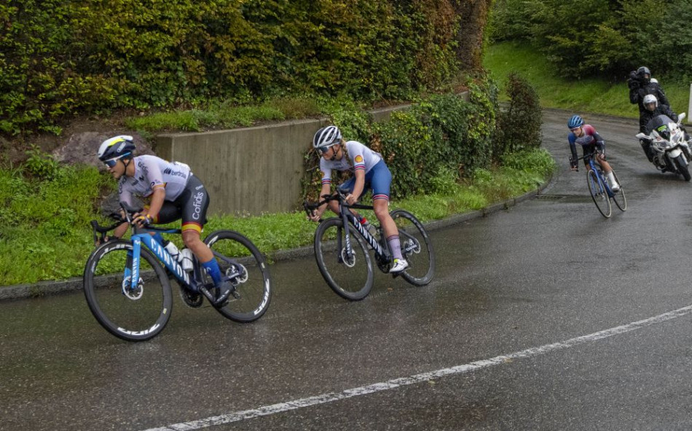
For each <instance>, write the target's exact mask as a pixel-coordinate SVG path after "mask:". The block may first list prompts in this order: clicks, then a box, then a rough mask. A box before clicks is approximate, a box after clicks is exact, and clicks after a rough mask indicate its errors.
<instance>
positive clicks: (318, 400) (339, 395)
mask: <svg viewBox="0 0 692 431" xmlns="http://www.w3.org/2000/svg"><path fill="white" fill-rule="evenodd" d="M691 312H692V305H690V306H687V307H683V308H680V309H678V310H675V311H671V312H668V313H664V314H659V315H658V316H654V317H650V318H648V319H644V320H639V321H637V322H632V323H629V324H627V325H622V326H616V327H614V328H610V329H606V330H604V331H600V332H594V333H593V334H589V335H584V336H581V337H576V338H571V339H569V340H566V341H562V342H558V343H553V344H546V345H544V346H540V347H534V348H531V349H526V350H522V351H519V352H515V353H510V354H508V355H502V356H496V357H494V358H490V359H483V360H480V361H476V362H471V363H469V364H464V365H457V366H456V367H451V368H444V369H440V370H435V371H430V372H428V373H422V374H416V375H413V376H409V377H401V378H398V379H393V380H389V381H387V382H382V383H374V384H372V385H368V386H361V387H359V388H353V389H346V390H345V391H343V392H330V393H327V394H322V395H317V396H314V397H308V398H301V399H298V400H294V401H288V402H285V403H278V404H272V405H269V406H262V407H259V408H256V409H252V410H243V411H239V412H233V413H228V414H225V415H220V416H212V417H209V418H206V419H199V420H196V421H191V422H184V423H178V424H172V425H167V426H164V427H161V428H151V429H148V430H146V431H171V430H175V431H192V430H198V429H202V428H207V427H211V426H216V425H223V424H228V423H232V422H239V421H243V420H246V419H252V418H257V417H260V416H269V415H273V414H276V413H281V412H287V411H291V410H297V409H302V408H304V407H310V406H315V405H319V404H327V403H331V402H334V401H339V400H344V399H347V398H353V397H358V396H361V395H367V394H372V393H375V392H382V391H388V390H391V389H396V388H399V387H402V386H408V385H413V384H416V383H420V382H425V381H429V380H433V379H439V378H441V377H445V376H450V375H455V374H465V373H470V372H473V371H476V370H480V369H483V368H488V367H492V366H495V365H500V364H504V363H507V362H510V361H512V360H514V359H523V358H530V357H533V356H538V355H543V354H546V353H549V352H553V351H556V350H563V349H568V348H570V347H574V346H578V345H580V344H586V343H590V342H593V341H598V340H601V339H604V338H608V337H612V336H615V335H619V334H624V333H626V332H631V331H635V330H637V329H641V328H644V327H647V326H651V325H656V324H658V323H662V322H665V321H668V320H672V319H676V318H678V317H682V316H685V315H687V314H690V313H691Z"/></svg>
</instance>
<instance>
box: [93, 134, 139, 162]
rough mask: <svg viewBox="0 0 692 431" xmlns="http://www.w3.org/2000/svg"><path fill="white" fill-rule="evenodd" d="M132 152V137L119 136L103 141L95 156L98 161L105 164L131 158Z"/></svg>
mask: <svg viewBox="0 0 692 431" xmlns="http://www.w3.org/2000/svg"><path fill="white" fill-rule="evenodd" d="M134 151H135V143H134V141H133V138H132V136H127V135H120V136H116V137H113V138H110V139H106V140H105V141H103V143H101V146H100V147H99V151H98V153H97V156H98V158H99V160H101V161H102V162H106V161H108V160H118V159H121V158H123V157H127V156H131V155H132V153H133V152H134Z"/></svg>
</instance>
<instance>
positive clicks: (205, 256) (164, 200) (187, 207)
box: [98, 135, 233, 305]
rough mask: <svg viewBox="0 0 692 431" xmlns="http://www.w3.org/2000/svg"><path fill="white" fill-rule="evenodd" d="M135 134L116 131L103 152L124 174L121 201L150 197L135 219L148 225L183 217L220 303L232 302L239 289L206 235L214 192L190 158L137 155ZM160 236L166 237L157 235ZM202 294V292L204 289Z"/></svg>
mask: <svg viewBox="0 0 692 431" xmlns="http://www.w3.org/2000/svg"><path fill="white" fill-rule="evenodd" d="M134 151H135V144H134V141H133V138H132V136H126V135H121V136H116V137H113V138H110V139H107V140H105V141H103V143H102V144H101V146H100V147H99V150H98V158H99V160H101V161H102V162H103V163H105V165H106V166H107V168H108V172H110V173H111V174H112V175H113V178H115V179H116V180H118V193H119V199H120V201H121V202H125V203H127V204H128V205H130V206H132V205H133V202H132V197H133V196H138V197H141V198H145V199H148V200H149V206H148V207H145V208H144V210H143V211H142V213H139V214H136V215H135V220H134V221H135V224H136V225H137V226H138V227H145V226H147V225H149V224H150V223H163V224H165V223H170V222H172V221H175V220H178V219H180V218H182V237H183V242H184V243H185V246H186V247H187V248H189V249H190V251H192V253H194V254H195V256H196V257H197V259H198V260H199V262H200V263H201V265H202V267H203V268H205V269H206V271H207V272H208V273H209V275H210V277H211V278H212V280H214V284H215V287H216V294H217V298H216V304H215V305H221V304H223V303H225V302H226V300H227V299H228V297H229V295H231V294H232V293H233V289H232V286H231V284H230V283H229V282H228V281H223V279H222V275H221V269H220V268H219V264H218V262H217V261H216V259H214V255H213V254H212V252H211V250H210V249H209V247H208V246H207V245H206V244H204V242H203V241H202V240H201V238H200V236H201V232H202V227H203V226H204V224H205V223H206V221H207V220H206V212H207V208H208V206H209V195H208V194H207V191H206V189H205V188H204V185H203V184H202V182H201V181H200V180H199V178H197V177H196V176H195V175H193V174H192V172H191V171H190V167H189V166H188V165H186V164H184V163H178V162H173V163H169V162H167V161H165V160H163V159H161V158H159V157H156V156H149V155H143V156H137V157H135V156H134ZM127 228H128V225H127V224H126V223H123V224H122V225H120V226H118V227H117V228H116V229H115V230H114V231H113V235H114V236H115V237H116V238H120V237H122V236H123V235H124V234H125V232H126V231H127ZM154 237H155V238H156V239H157V241H159V242H161V241H162V240H163V238H162V237H161V235H160V234H156V235H154ZM198 295H199V294H198Z"/></svg>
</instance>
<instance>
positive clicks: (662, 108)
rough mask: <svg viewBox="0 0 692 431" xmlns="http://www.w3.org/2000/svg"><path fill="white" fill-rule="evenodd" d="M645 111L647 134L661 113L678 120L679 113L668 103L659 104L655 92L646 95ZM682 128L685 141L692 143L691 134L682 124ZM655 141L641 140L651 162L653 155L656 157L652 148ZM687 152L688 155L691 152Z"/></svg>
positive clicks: (643, 115) (645, 131) (644, 131)
mask: <svg viewBox="0 0 692 431" xmlns="http://www.w3.org/2000/svg"><path fill="white" fill-rule="evenodd" d="M644 107H645V110H644V113H642V117H641V118H643V119H644V121H645V125H644V130H643V133H644V134H646V135H647V136H648V135H649V134H650V133H651V131H652V130H653V128H654V126H653V122H652V121H651V120H653V119H654V118H656V117H658V116H659V115H665V116H666V117H668V118H670V119H671V120H673V121H675V122H676V123H677V122H678V114H676V113H675V112H673V110H672V109H670V107H669V106H668V105H664V104H659V103H658V100H656V96H654V95H653V94H647V95H646V96H644ZM680 129H681V130H682V131H683V132H684V133H685V141H687V142H688V143H689V144H692V138H691V137H690V135H689V134H688V133H687V130H685V128H684V127H682V126H680ZM652 142H653V141H652V140H651V139H642V140H641V141H640V143H641V145H642V149H643V150H644V153H645V154H646V157H647V158H648V159H649V161H650V162H653V157H654V152H653V150H652V149H651V143H652ZM685 153H686V156H688V155H689V154H687V152H685Z"/></svg>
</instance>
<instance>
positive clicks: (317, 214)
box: [309, 180, 332, 221]
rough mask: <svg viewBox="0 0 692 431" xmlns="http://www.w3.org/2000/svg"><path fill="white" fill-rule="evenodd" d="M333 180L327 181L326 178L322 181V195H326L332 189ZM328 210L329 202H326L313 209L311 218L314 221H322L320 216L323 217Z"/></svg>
mask: <svg viewBox="0 0 692 431" xmlns="http://www.w3.org/2000/svg"><path fill="white" fill-rule="evenodd" d="M331 184H332V183H331V181H330V182H325V181H324V180H323V181H322V188H321V189H320V197H322V196H324V195H328V194H330V193H331V191H332V187H331ZM326 210H327V203H324V204H322V205H320V206H319V207H318V208H317V209H316V210H315V211H313V213H312V214H313V215H312V217H309V218H310V220H312V221H320V218H322V214H324V212H325V211H326Z"/></svg>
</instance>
